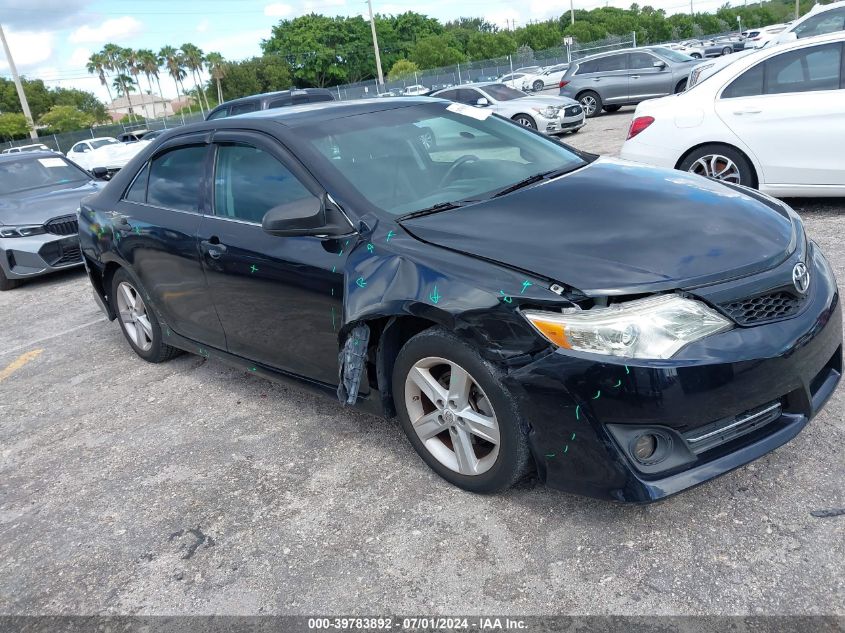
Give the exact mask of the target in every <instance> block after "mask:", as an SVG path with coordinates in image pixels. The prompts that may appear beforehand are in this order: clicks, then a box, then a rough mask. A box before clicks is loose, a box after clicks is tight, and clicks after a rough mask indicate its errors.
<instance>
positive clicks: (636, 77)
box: [631, 75, 640, 79]
mask: <svg viewBox="0 0 845 633" xmlns="http://www.w3.org/2000/svg"><path fill="white" fill-rule="evenodd" d="M639 78H640V76H639V75H631V79H639Z"/></svg>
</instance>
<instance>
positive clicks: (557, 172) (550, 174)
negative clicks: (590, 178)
mask: <svg viewBox="0 0 845 633" xmlns="http://www.w3.org/2000/svg"><path fill="white" fill-rule="evenodd" d="M578 167H580V165H576V166H575V167H565V168H563V169H552V170H550V171H544V172H542V173H540V174H534V175H533V176H528V178H523V179H522V180H520V181H519V182H515V183H514V184H512V185H508V186H507V187H505V188H504V189H499V191H497V192H496V193H494V194H493V195H492V196H491V197H493V198H498V197H499V196H504V195H505V194H508V193H511V192H513V191H516V190H517V189H522V188H523V187H527V186H529V185H533V184H534V183H537V182H540V181H541V180H549V179H551V178H555V177H557V176H561V175H563V174H565V173H566V172H569V171H572V170H573V169H577V168H578Z"/></svg>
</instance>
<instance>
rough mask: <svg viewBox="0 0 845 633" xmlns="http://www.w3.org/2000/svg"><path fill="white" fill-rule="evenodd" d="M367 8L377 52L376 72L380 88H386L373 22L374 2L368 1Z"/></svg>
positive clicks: (374, 23)
mask: <svg viewBox="0 0 845 633" xmlns="http://www.w3.org/2000/svg"><path fill="white" fill-rule="evenodd" d="M367 7H369V9H370V28H371V29H372V31H373V48H374V49H375V51H376V70H378V83H379V86H381V87H382V88H384V73H382V72H381V55H379V52H378V37H377V36H376V22H375V20H373V0H367Z"/></svg>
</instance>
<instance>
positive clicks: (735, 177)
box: [678, 144, 757, 188]
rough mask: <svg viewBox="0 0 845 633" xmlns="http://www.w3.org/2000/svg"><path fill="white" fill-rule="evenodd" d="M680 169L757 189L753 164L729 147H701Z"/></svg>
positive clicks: (689, 155)
mask: <svg viewBox="0 0 845 633" xmlns="http://www.w3.org/2000/svg"><path fill="white" fill-rule="evenodd" d="M678 169H681V170H683V171H688V172H691V173H694V174H699V175H701V176H707V177H710V178H715V179H716V180H724V181H725V182H732V183H736V184H740V185H745V186H746V187H755V188H756V187H757V178H756V175H755V173H754V168H753V167H752V166H751V163H750V162H748V159H747V158H746V157H745V156H744V155H743V154H742V153H741V152H740V151H739V150H737V149H734V148H733V147H730V146H729V145H716V144H713V145H704V146H702V147H699V148H698V149H696V150H694V151H692V152H690V153H689V154H688V155H687V156H686V157H684V159H683V160H682V161H681V162H680V164H679V165H678Z"/></svg>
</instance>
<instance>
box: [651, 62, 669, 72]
mask: <svg viewBox="0 0 845 633" xmlns="http://www.w3.org/2000/svg"><path fill="white" fill-rule="evenodd" d="M652 66H654V67H655V68H657V69H658V70H663V69H664V68H666V62H654V63H653V64H652Z"/></svg>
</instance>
